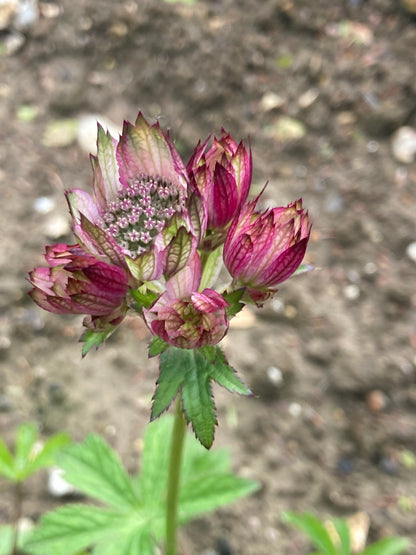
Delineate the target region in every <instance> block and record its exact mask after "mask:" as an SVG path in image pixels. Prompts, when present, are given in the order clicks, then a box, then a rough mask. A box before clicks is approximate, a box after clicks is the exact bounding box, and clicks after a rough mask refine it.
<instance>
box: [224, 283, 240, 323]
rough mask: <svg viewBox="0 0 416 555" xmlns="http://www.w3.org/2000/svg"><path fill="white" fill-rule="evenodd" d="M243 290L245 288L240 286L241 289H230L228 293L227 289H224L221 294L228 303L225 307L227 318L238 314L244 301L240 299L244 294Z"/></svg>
mask: <svg viewBox="0 0 416 555" xmlns="http://www.w3.org/2000/svg"><path fill="white" fill-rule="evenodd" d="M244 291H245V288H244V287H242V288H241V289H237V290H236V291H232V292H231V293H229V292H228V291H225V292H224V293H223V294H222V296H223V297H224V299H225V300H226V301H227V303H228V305H229V306H227V308H226V310H227V316H228V318H232V317H233V316H235V315H236V314H238V313H239V312H240V310H242V309H243V308H244V303H243V302H241V299H242V297H243V295H244Z"/></svg>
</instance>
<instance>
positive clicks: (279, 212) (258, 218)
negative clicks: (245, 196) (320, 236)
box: [223, 199, 310, 303]
mask: <svg viewBox="0 0 416 555" xmlns="http://www.w3.org/2000/svg"><path fill="white" fill-rule="evenodd" d="M256 202H257V199H256V200H255V201H252V202H249V203H247V204H246V205H245V206H244V207H243V209H242V210H241V213H240V214H239V215H238V217H237V218H236V219H235V220H234V222H233V223H232V225H231V227H230V230H229V232H228V234H227V238H226V241H225V245H224V255H223V256H224V263H225V266H226V267H227V269H228V271H229V272H230V274H231V276H232V277H233V279H234V283H235V284H238V285H241V286H246V287H247V289H248V292H249V294H250V296H251V298H252V299H253V300H254V301H255V302H257V303H261V302H263V301H264V300H265V299H267V298H268V297H269V296H270V295H272V294H273V293H275V292H276V285H278V284H279V283H281V282H282V281H285V280H286V279H288V278H289V277H290V276H291V275H292V274H293V273H294V272H295V270H296V269H297V268H298V266H299V264H300V263H301V262H302V259H303V257H304V254H305V251H306V246H307V244H308V241H309V234H310V225H309V218H308V214H307V212H306V213H305V212H304V211H303V209H302V201H301V200H297V201H296V202H293V203H291V204H289V205H288V206H286V207H279V208H271V209H268V210H266V211H264V212H256V211H255V206H256Z"/></svg>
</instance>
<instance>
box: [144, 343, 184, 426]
mask: <svg viewBox="0 0 416 555" xmlns="http://www.w3.org/2000/svg"><path fill="white" fill-rule="evenodd" d="M180 351H184V352H187V351H186V350H185V349H176V348H175V347H170V348H169V349H167V350H165V351H164V352H163V353H162V354H161V355H160V374H159V379H158V380H157V382H156V386H157V387H156V391H155V394H154V395H153V405H152V412H151V419H152V420H154V419H155V418H158V417H159V416H160V415H161V414H162V412H164V411H165V410H167V409H168V408H169V406H170V404H171V402H172V401H173V399H174V398H175V397H176V395H177V393H178V391H179V389H180V388H181V386H182V384H183V382H184V380H185V374H186V369H185V367H184V366H183V364H182V358H181V356H180V354H179V353H180Z"/></svg>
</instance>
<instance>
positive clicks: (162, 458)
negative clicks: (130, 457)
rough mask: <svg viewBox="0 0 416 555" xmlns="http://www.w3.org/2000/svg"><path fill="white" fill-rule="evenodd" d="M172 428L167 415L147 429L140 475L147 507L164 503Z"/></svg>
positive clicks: (171, 421) (143, 498)
mask: <svg viewBox="0 0 416 555" xmlns="http://www.w3.org/2000/svg"><path fill="white" fill-rule="evenodd" d="M172 428H173V418H172V417H170V415H169V417H168V415H167V416H166V417H164V418H160V419H158V420H156V421H154V422H151V423H150V424H149V425H148V426H147V429H146V433H145V436H144V448H143V453H142V458H141V472H140V475H139V484H140V498H141V500H142V502H143V504H144V505H145V506H146V507H149V506H155V505H157V504H159V503H162V505H163V502H164V495H165V492H166V487H167V475H168V466H169V449H170V438H171V435H172Z"/></svg>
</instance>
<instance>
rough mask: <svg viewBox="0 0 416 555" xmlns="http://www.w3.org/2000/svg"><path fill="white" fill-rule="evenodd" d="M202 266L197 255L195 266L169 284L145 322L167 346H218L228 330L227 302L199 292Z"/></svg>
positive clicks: (146, 313) (147, 312)
mask: <svg viewBox="0 0 416 555" xmlns="http://www.w3.org/2000/svg"><path fill="white" fill-rule="evenodd" d="M200 280H201V263H200V259H199V256H198V255H197V254H196V255H195V256H194V258H193V260H192V261H191V263H190V264H189V265H188V266H187V267H186V268H184V269H183V270H181V271H180V272H178V273H177V274H175V275H174V276H173V277H172V278H170V279H169V280H168V282H167V283H166V291H165V292H164V293H163V294H162V295H161V296H160V297H159V298H158V299H157V301H156V302H155V303H154V304H153V306H151V307H150V309H149V310H144V311H143V314H144V319H145V321H146V323H147V325H148V327H149V329H150V331H151V332H152V333H153V334H155V335H158V336H159V337H161V338H162V339H163V340H164V341H165V342H166V343H169V344H170V345H173V346H175V347H180V348H182V349H196V348H198V347H202V346H204V345H216V344H217V343H218V342H219V341H221V339H222V338H223V337H224V335H225V334H226V333H227V330H228V320H227V314H226V310H225V307H226V306H227V304H228V303H227V302H226V301H225V300H224V298H223V297H222V296H221V295H220V294H219V293H217V292H216V291H214V290H212V289H204V291H202V292H201V293H199V292H198V286H199V283H200Z"/></svg>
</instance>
